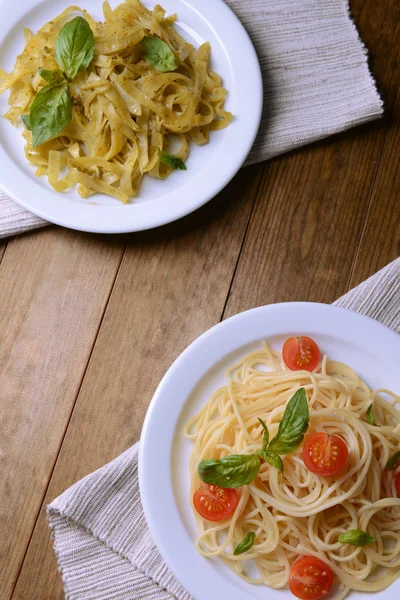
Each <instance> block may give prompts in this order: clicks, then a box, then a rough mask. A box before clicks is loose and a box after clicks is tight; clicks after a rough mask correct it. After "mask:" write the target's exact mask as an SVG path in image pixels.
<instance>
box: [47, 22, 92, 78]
mask: <svg viewBox="0 0 400 600" xmlns="http://www.w3.org/2000/svg"><path fill="white" fill-rule="evenodd" d="M93 54H94V37H93V31H92V30H91V29H90V25H89V23H88V22H87V21H85V19H84V18H83V17H75V19H72V21H69V22H68V23H66V24H65V25H64V27H62V28H61V29H60V31H59V33H58V36H57V39H56V45H55V55H56V61H57V62H58V64H59V65H60V67H61V68H62V69H63V70H64V72H65V74H66V76H67V78H68V79H69V80H71V79H73V78H74V77H75V75H76V74H77V73H78V71H83V70H84V69H86V68H87V67H88V66H89V63H90V62H91V60H92V58H93Z"/></svg>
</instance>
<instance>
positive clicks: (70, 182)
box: [0, 0, 232, 203]
mask: <svg viewBox="0 0 400 600" xmlns="http://www.w3.org/2000/svg"><path fill="white" fill-rule="evenodd" d="M103 9H104V17H105V22H104V23H103V22H96V21H94V20H93V18H92V17H91V16H90V15H89V14H88V13H87V12H86V11H85V10H81V9H80V8H79V7H77V6H71V7H69V8H67V9H66V10H65V11H64V12H63V13H62V14H61V15H59V16H58V17H56V18H55V19H54V20H52V21H50V22H48V23H46V24H45V25H44V26H43V27H42V28H41V29H40V30H39V31H38V32H37V33H36V34H32V33H31V32H30V31H29V30H27V29H26V30H25V40H26V45H25V48H24V50H23V52H22V53H21V54H20V55H19V56H18V58H17V61H16V63H15V67H14V69H13V71H12V72H11V73H10V74H7V73H5V72H4V71H2V70H0V77H1V79H2V82H1V84H0V93H3V92H4V91H6V90H10V96H9V104H10V109H9V110H8V112H7V113H6V115H5V117H6V118H7V119H8V120H9V121H10V122H11V123H12V124H13V125H18V124H19V122H20V117H21V116H22V115H25V114H26V113H28V112H29V109H30V106H31V105H32V102H33V100H34V98H35V95H36V94H37V92H39V91H40V90H41V89H42V88H43V87H44V85H45V84H46V82H45V81H44V79H43V78H42V77H41V75H40V74H39V69H46V70H54V69H59V65H58V64H57V62H56V60H55V53H54V49H55V43H56V38H57V35H58V34H59V32H60V30H61V28H62V27H63V26H64V25H65V24H66V23H67V22H68V21H69V20H70V19H71V16H72V15H73V14H74V13H75V14H76V13H78V14H80V15H81V16H83V17H84V18H85V19H86V21H87V22H88V23H89V25H90V28H91V30H92V32H93V34H94V41H95V52H94V58H93V60H92V61H91V63H90V64H89V66H88V68H87V69H85V70H83V71H81V72H79V73H77V75H76V76H75V77H74V78H73V79H72V81H71V82H70V84H69V93H70V97H71V101H72V119H71V121H70V122H69V124H68V125H67V127H65V129H64V130H63V131H62V132H61V134H60V135H58V136H57V137H54V138H53V139H50V140H48V141H46V142H44V143H42V144H41V145H39V146H38V147H37V148H34V147H33V146H32V134H31V132H30V131H28V129H24V132H23V134H22V135H23V136H24V138H25V139H26V145H25V155H26V158H27V159H28V161H29V162H30V163H31V164H33V165H36V166H37V170H36V175H37V176H41V175H46V174H47V177H48V180H49V182H50V184H51V185H52V187H53V188H54V189H55V190H56V191H57V192H64V191H65V190H67V189H69V188H71V187H72V186H74V185H76V184H77V186H78V188H77V189H78V192H79V194H80V195H81V197H83V198H86V197H88V196H91V195H92V194H94V193H96V192H98V193H103V194H108V195H109V196H112V197H114V198H116V199H118V200H120V201H122V202H124V203H127V202H128V200H129V198H131V197H133V196H136V195H137V193H138V190H139V186H140V182H141V180H142V178H143V176H144V175H145V174H146V173H147V174H148V175H149V176H151V177H155V178H158V179H164V178H165V177H167V176H168V175H169V174H170V173H171V172H172V170H173V169H172V168H171V166H169V165H168V164H164V163H163V162H162V161H160V150H164V151H168V149H169V148H170V143H171V140H172V139H173V138H174V137H175V138H177V143H178V142H179V148H178V150H177V151H175V152H174V156H176V157H177V158H178V159H181V160H182V161H185V160H186V158H187V156H188V154H189V146H190V142H191V141H192V142H194V143H196V144H198V145H202V144H205V143H207V142H208V140H209V136H210V132H211V131H212V130H216V129H221V128H223V127H226V126H227V125H229V123H230V122H231V120H232V115H231V114H230V113H228V112H226V111H225V110H224V102H225V98H226V95H227V92H226V90H225V88H224V87H223V85H222V81H221V78H220V77H219V75H217V74H216V73H214V72H213V71H211V70H210V69H209V66H208V64H209V58H210V45H209V44H208V43H204V44H202V45H201V46H200V47H199V48H198V49H197V50H196V49H195V48H194V47H193V46H192V45H191V44H189V43H188V42H186V41H185V40H184V39H183V38H182V37H181V36H180V35H179V34H178V32H177V31H176V30H175V29H174V22H175V20H176V15H171V16H166V13H165V11H164V9H163V8H162V7H161V6H159V5H157V6H156V7H155V8H154V10H152V11H150V10H148V9H146V8H145V7H144V6H143V5H142V4H141V3H140V2H139V0H127V1H126V2H124V3H122V4H120V5H119V6H117V7H116V8H115V9H114V10H112V9H111V7H110V5H109V4H108V2H105V3H104V5H103ZM148 37H154V38H158V39H159V40H162V41H163V42H165V43H166V44H167V45H168V47H169V49H170V50H172V52H173V55H174V57H175V60H176V64H177V68H175V69H174V70H171V71H170V72H161V71H160V70H157V69H156V68H155V67H154V66H152V65H151V64H149V62H148V61H147V60H145V58H144V56H143V47H142V40H143V39H144V38H146V39H147V38H148ZM174 57H173V58H174Z"/></svg>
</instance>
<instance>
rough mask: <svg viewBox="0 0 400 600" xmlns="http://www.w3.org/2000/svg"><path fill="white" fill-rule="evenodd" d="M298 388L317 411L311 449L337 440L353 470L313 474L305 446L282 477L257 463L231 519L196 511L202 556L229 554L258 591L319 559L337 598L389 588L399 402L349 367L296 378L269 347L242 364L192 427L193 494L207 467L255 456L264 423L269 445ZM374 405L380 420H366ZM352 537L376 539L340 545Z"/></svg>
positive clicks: (398, 533) (397, 557)
mask: <svg viewBox="0 0 400 600" xmlns="http://www.w3.org/2000/svg"><path fill="white" fill-rule="evenodd" d="M300 388H304V390H305V392H306V396H307V402H308V407H309V424H308V429H307V433H306V437H305V440H306V442H307V439H308V438H309V436H310V435H312V434H315V433H316V432H325V433H326V434H328V435H329V436H338V437H340V438H341V440H343V441H344V442H345V445H346V446H347V448H348V458H347V462H346V465H345V467H344V468H343V469H342V470H341V471H340V472H339V473H338V474H337V475H336V476H326V477H323V476H321V475H318V474H315V473H313V472H311V471H310V470H308V469H307V466H306V464H305V462H304V460H303V456H304V455H302V447H299V448H298V449H297V450H295V451H294V452H292V453H288V454H287V455H285V456H283V457H282V458H283V465H284V471H283V474H282V473H281V472H280V471H279V470H278V469H277V468H274V467H273V466H271V465H270V464H268V462H264V461H261V466H260V470H259V473H258V476H257V477H256V478H255V479H254V480H253V481H252V482H251V483H249V484H248V485H244V486H242V487H239V488H238V489H237V492H238V497H239V501H238V504H237V506H236V509H235V511H234V513H233V514H232V516H231V518H229V519H227V520H222V521H220V522H216V523H213V522H210V521H208V520H206V519H204V518H202V517H201V516H200V515H199V514H198V513H197V511H196V510H194V513H195V516H196V521H197V525H198V529H199V532H200V533H199V537H198V539H197V541H196V546H197V549H198V551H199V552H200V553H201V554H202V555H204V556H206V557H215V556H219V557H221V558H222V559H223V560H224V561H225V562H226V564H228V565H229V567H230V568H231V569H232V570H233V571H234V572H235V573H237V575H239V576H240V577H241V578H243V579H244V580H246V581H248V582H251V583H254V584H266V585H268V586H271V587H273V588H285V587H288V584H289V579H290V573H291V567H292V566H293V563H295V561H296V560H297V559H299V557H301V556H311V557H317V558H319V559H321V560H322V561H323V562H324V564H325V565H327V566H328V567H329V568H330V569H331V570H332V572H333V575H334V576H336V579H337V582H338V588H337V594H336V595H335V598H337V599H341V598H344V597H345V596H346V594H347V593H348V592H349V590H358V591H364V592H376V591H379V590H383V589H384V588H386V587H387V586H389V585H390V584H391V583H392V582H393V581H395V580H396V579H397V578H398V577H399V575H400V570H399V569H400V498H398V497H397V493H396V485H397V484H395V480H396V476H398V474H399V471H400V469H399V468H397V469H396V468H395V469H394V470H391V471H389V470H387V469H386V468H385V467H386V465H387V463H388V460H389V459H390V458H391V457H392V456H393V455H394V454H395V453H396V452H397V451H398V450H399V448H400V412H399V403H400V397H398V396H396V395H395V394H393V393H391V392H390V391H388V390H384V389H381V390H375V391H373V392H372V391H371V390H370V389H369V388H368V386H367V385H366V383H365V382H364V381H362V380H361V379H360V378H359V377H358V376H357V375H356V373H354V371H353V370H352V369H351V368H350V367H348V366H346V365H345V364H342V363H339V362H335V361H331V360H329V359H328V358H327V356H324V357H323V359H322V361H321V362H320V363H319V365H318V367H317V368H316V369H314V371H313V372H308V371H306V370H297V371H290V370H288V369H287V368H286V366H285V363H284V361H283V359H282V355H281V354H280V353H278V352H275V351H272V350H271V349H270V348H269V347H268V346H267V345H266V344H265V346H264V348H263V349H260V350H258V351H255V352H252V353H251V354H248V355H247V356H245V357H244V358H243V359H242V360H240V361H239V362H238V363H237V364H235V365H234V366H233V367H232V368H231V369H230V370H229V372H228V383H227V385H224V386H223V387H221V388H219V389H218V390H216V391H215V392H214V393H213V395H212V396H211V398H210V399H209V400H208V402H207V404H206V405H205V406H204V407H203V408H202V409H201V411H200V412H199V413H198V414H197V415H196V416H195V417H193V418H192V419H191V420H190V422H189V423H188V424H187V426H186V429H185V434H186V436H187V437H188V438H190V439H191V440H193V442H194V448H193V451H192V455H191V459H190V475H191V486H192V495H193V492H195V490H196V489H197V488H199V485H201V484H202V482H201V481H200V479H199V475H198V467H199V464H200V461H202V460H203V459H221V458H222V457H226V456H229V455H237V454H245V455H247V454H252V453H254V452H257V451H259V450H260V448H261V444H262V438H263V427H262V426H261V424H260V422H259V420H258V418H261V419H262V420H263V421H265V423H266V425H267V427H268V430H269V431H270V436H271V437H272V436H274V435H276V434H277V431H278V425H279V422H280V421H281V420H282V416H283V414H284V411H285V407H286V406H287V403H288V400H289V399H290V398H291V397H292V396H293V394H294V393H295V392H296V390H299V389H300ZM371 406H372V407H373V414H374V417H373V422H374V423H375V424H371V422H369V421H371V419H367V416H366V414H367V410H368V409H369V408H370V407H371ZM370 410H371V409H370ZM303 448H304V445H303ZM395 458H396V457H395ZM203 485H204V484H203ZM232 487H233V486H232ZM348 530H362V531H363V532H368V534H370V535H371V536H372V538H371V539H374V540H375V541H373V542H372V543H368V544H367V545H365V546H363V547H358V546H356V545H349V544H348V543H341V542H340V541H339V540H338V537H339V535H340V534H343V533H344V532H346V531H348ZM249 532H254V534H255V538H254V545H253V546H252V547H251V548H250V549H249V550H248V551H247V552H245V553H243V554H240V555H234V549H235V548H236V547H237V545H238V544H239V542H240V541H241V540H242V539H243V538H244V536H245V535H246V533H247V534H248V533H249ZM306 589H307V588H306ZM311 593H312V592H311ZM306 594H307V592H306ZM322 595H323V594H322ZM299 597H301V596H299ZM305 597H307V595H306V596H305ZM309 597H311V596H309ZM319 597H321V596H319Z"/></svg>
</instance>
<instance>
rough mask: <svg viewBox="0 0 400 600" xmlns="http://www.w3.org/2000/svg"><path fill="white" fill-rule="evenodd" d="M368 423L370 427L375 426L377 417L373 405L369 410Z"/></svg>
mask: <svg viewBox="0 0 400 600" xmlns="http://www.w3.org/2000/svg"><path fill="white" fill-rule="evenodd" d="M367 421H368V423H369V424H370V425H375V417H374V413H373V412H372V404H370V406H369V407H368V410H367Z"/></svg>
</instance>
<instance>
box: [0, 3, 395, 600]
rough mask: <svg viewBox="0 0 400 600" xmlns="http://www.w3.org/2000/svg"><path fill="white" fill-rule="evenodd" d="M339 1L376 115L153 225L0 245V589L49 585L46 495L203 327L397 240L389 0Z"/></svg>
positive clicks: (99, 454)
mask: <svg viewBox="0 0 400 600" xmlns="http://www.w3.org/2000/svg"><path fill="white" fill-rule="evenodd" d="M352 5H353V13H354V16H355V19H356V22H357V24H358V27H359V30H360V32H361V36H362V38H363V40H364V41H365V43H366V44H367V46H368V48H369V49H370V55H371V67H372V70H373V72H374V74H375V75H376V77H377V80H378V85H379V88H380V89H381V90H382V93H383V96H384V99H385V105H386V111H385V117H384V119H383V120H381V121H379V122H375V123H373V124H370V125H367V126H363V127H359V128H357V129H353V130H351V131H348V132H346V133H343V134H342V135H339V136H336V137H334V138H330V139H327V140H324V141H322V142H320V143H318V144H314V145H313V146H311V147H308V148H305V149H302V150H300V151H297V152H294V153H292V154H290V155H286V156H283V157H280V158H277V159H275V160H272V161H270V162H268V163H265V164H260V165H257V166H254V167H251V168H248V169H245V170H243V171H241V172H240V173H239V174H238V176H237V177H236V178H235V179H234V181H233V182H232V183H231V184H230V185H229V186H228V187H227V189H226V190H225V191H224V192H222V193H221V194H220V195H219V196H218V197H217V198H216V199H215V200H213V201H212V202H210V203H209V204H208V205H207V206H205V207H204V208H203V209H201V210H199V211H198V212H197V213H195V214H193V215H191V216H189V217H187V218H185V219H183V220H181V221H179V222H177V223H175V224H173V225H170V226H167V227H163V228H161V229H158V230H155V231H149V232H145V233H140V234H134V235H129V236H124V237H120V236H119V237H117V236H116V237H100V236H94V235H86V234H82V233H76V232H73V231H67V230H63V229H60V228H56V227H51V228H48V229H45V230H41V231H38V232H33V233H30V234H27V235H23V236H21V237H19V238H15V239H12V240H10V241H9V242H8V243H7V242H3V243H2V245H0V261H1V269H0V306H1V311H0V325H1V327H0V331H1V343H0V376H1V388H0V389H1V408H0V415H1V421H2V425H1V441H0V446H1V450H0V457H1V463H0V464H1V487H0V517H1V521H0V523H1V525H0V531H1V535H0V599H1V600H4V599H8V598H11V597H12V598H13V600H47V599H61V598H63V592H62V586H61V578H60V575H59V573H58V571H57V564H56V560H55V557H54V552H53V548H52V543H51V540H50V533H49V529H48V526H47V521H46V515H45V506H46V504H47V503H49V502H50V501H51V500H52V499H53V498H54V497H56V496H57V495H58V494H60V492H62V491H63V490H64V489H65V488H67V487H68V486H70V485H71V484H72V483H74V482H75V481H77V480H78V479H80V478H81V477H83V476H84V475H86V474H87V473H90V472H91V471H93V470H94V469H97V468H98V467H100V466H102V465H103V464H104V463H106V462H107V461H109V460H111V459H113V458H114V457H115V456H117V455H118V454H120V453H121V452H122V451H123V450H125V449H126V448H127V447H128V446H130V445H131V444H133V443H134V442H135V441H136V440H138V439H139V436H140V430H141V426H142V422H143V418H144V415H145V412H146V409H147V406H148V404H149V402H150V399H151V397H152V394H153V392H154V390H155V388H156V385H157V383H158V382H159V380H160V378H161V376H162V375H163V373H164V372H165V370H166V369H167V368H168V367H169V365H170V364H171V362H172V361H173V360H174V359H175V358H176V357H177V356H178V354H179V353H180V352H181V351H182V350H183V349H184V348H185V347H186V346H187V345H188V344H189V343H190V342H191V341H193V340H194V339H195V338H196V337H197V336H198V335H199V334H201V333H202V332H203V331H205V330H206V329H207V328H209V327H211V326H212V325H214V324H215V323H217V322H218V321H220V320H221V319H225V318H226V317H229V316H230V315H233V314H235V313H237V312H239V311H242V310H246V309H248V308H252V307H254V306H258V305H261V304H268V303H271V302H284V301H289V300H312V301H319V302H332V301H333V300H335V298H337V297H338V296H340V295H342V294H344V293H345V292H346V291H347V290H348V289H350V288H351V287H353V286H355V285H356V284H358V283H359V282H360V281H362V280H363V279H365V278H367V277H368V276H369V275H371V274H372V273H374V272H375V271H377V270H378V269H380V268H381V267H383V266H384V265H385V264H387V263H388V262H390V261H391V260H393V259H394V258H396V257H397V256H398V255H399V254H400V210H399V208H400V200H399V199H400V170H399V151H400V119H399V116H400V94H399V93H398V91H399V83H400V63H399V56H400V45H399V39H400V11H399V3H398V0H385V1H381V2H376V0H353V2H352ZM88 600H90V599H88Z"/></svg>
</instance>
